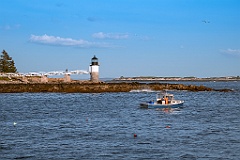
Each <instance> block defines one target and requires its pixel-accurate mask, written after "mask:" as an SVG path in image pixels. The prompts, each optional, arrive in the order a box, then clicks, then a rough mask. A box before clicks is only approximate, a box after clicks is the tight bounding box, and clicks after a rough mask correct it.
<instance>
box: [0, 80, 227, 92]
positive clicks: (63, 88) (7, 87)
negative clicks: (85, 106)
mask: <svg viewBox="0 0 240 160" xmlns="http://www.w3.org/2000/svg"><path fill="white" fill-rule="evenodd" d="M139 89H151V90H155V91H160V90H165V89H168V90H188V91H223V92H227V91H231V90H229V89H222V90H215V89H212V88H208V87H205V86H195V85H183V84H166V83H149V84H145V83H136V82H133V83H103V82H101V83H25V84H24V83H15V84H9V83H8V84H0V93H21V92H30V93H34V92H63V93H102V92H129V91H131V90H139Z"/></svg>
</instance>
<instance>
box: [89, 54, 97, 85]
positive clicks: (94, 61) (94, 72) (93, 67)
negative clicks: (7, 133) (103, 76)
mask: <svg viewBox="0 0 240 160" xmlns="http://www.w3.org/2000/svg"><path fill="white" fill-rule="evenodd" d="M89 72H90V80H91V81H92V82H99V63H98V58H97V57H96V56H95V55H94V57H93V58H92V60H91V64H90V66H89Z"/></svg>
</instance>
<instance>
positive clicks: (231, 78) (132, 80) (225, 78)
mask: <svg viewBox="0 0 240 160" xmlns="http://www.w3.org/2000/svg"><path fill="white" fill-rule="evenodd" d="M111 81H112V82H114V81H115V82H117V81H120V82H134V81H138V82H141V81H151V82H152V81H153V82H154V81H159V82H165V81H179V82H181V81H190V82H194V81H196V82H209V81H210V82H211V81H240V77H239V76H237V77H210V78H197V77H120V78H115V79H113V80H111Z"/></svg>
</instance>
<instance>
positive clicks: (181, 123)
mask: <svg viewBox="0 0 240 160" xmlns="http://www.w3.org/2000/svg"><path fill="white" fill-rule="evenodd" d="M195 85H205V86H208V87H214V88H230V89H233V90H234V91H233V92H189V91H171V92H172V93H174V94H175V98H176V99H181V100H184V101H185V104H184V107H183V108H181V109H178V110H174V111H162V110H155V109H140V108H139V103H140V102H142V101H148V100H150V99H154V98H155V93H99V94H86V93H84V94H83V93H8V94H5V93H4V94H0V159H1V160H5V159H6V160H8V159H9V160H12V159H22V160H25V159H34V160H35V159H41V160H42V159H43V160H45V159H56V160H63V159H73V160H75V159H76V160H77V159H104V160H105V159H117V160H119V159H139V160H141V159H151V160H152V159H169V160H172V159H173V160H175V159H189V160H194V159H200V160H208V159H210V160H215V159H216V160H219V159H220V160H221V159H222V160H238V159H240V82H215V83H214V82H195ZM134 135H136V136H134Z"/></svg>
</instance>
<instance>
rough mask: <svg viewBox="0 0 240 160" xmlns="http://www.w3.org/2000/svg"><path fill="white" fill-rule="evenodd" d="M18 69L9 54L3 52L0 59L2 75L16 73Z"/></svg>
mask: <svg viewBox="0 0 240 160" xmlns="http://www.w3.org/2000/svg"><path fill="white" fill-rule="evenodd" d="M16 72H17V68H16V67H15V62H14V60H13V59H12V57H10V56H9V55H8V53H7V52H6V51H5V50H3V51H2V54H1V57H0V73H16Z"/></svg>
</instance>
